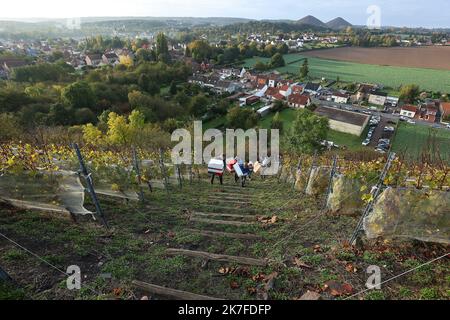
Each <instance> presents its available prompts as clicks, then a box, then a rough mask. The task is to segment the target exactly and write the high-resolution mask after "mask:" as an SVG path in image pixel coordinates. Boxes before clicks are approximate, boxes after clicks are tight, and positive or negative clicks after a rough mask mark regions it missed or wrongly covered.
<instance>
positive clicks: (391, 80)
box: [244, 54, 450, 92]
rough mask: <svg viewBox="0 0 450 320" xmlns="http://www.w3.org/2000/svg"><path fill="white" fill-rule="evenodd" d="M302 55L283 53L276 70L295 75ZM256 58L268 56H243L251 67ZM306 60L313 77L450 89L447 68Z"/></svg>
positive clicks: (448, 90) (388, 85)
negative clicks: (248, 57)
mask: <svg viewBox="0 0 450 320" xmlns="http://www.w3.org/2000/svg"><path fill="white" fill-rule="evenodd" d="M304 58H305V57H304V56H302V55H301V54H287V55H284V60H285V61H286V66H285V67H282V68H278V69H277V70H278V71H279V72H281V73H292V74H295V75H297V74H298V73H299V70H300V66H301V64H302V63H303V59H304ZM257 61H261V62H265V63H267V62H269V61H270V59H268V58H259V57H255V58H251V59H247V60H246V61H245V64H244V66H245V67H247V68H250V67H253V66H254V65H255V64H256V62H257ZM308 61H309V69H310V76H311V77H313V78H326V79H331V80H335V79H336V78H337V77H339V78H340V79H341V80H343V81H348V82H369V83H380V84H383V85H384V86H386V87H391V88H398V87H400V86H401V85H402V84H410V83H415V84H417V85H419V86H420V87H421V88H422V89H425V90H431V91H441V92H450V71H447V70H432V69H420V68H404V67H390V66H378V65H370V64H361V63H353V62H345V61H336V60H326V59H320V58H311V57H308Z"/></svg>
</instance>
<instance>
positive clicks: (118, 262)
mask: <svg viewBox="0 0 450 320" xmlns="http://www.w3.org/2000/svg"><path fill="white" fill-rule="evenodd" d="M232 180H233V177H232V176H231V175H226V177H225V184H226V186H224V187H223V188H221V187H219V186H218V185H217V184H216V185H215V186H214V187H211V185H210V184H209V183H208V182H206V181H202V182H194V183H193V184H192V185H189V184H188V183H186V184H185V185H184V188H183V189H179V188H178V187H174V188H173V190H172V192H171V193H170V198H169V195H168V194H167V193H166V191H164V190H155V192H154V193H152V194H149V193H147V194H146V197H147V199H148V205H146V206H144V205H139V204H137V203H125V202H123V201H122V200H117V199H111V198H106V197H103V196H102V197H100V202H101V205H102V207H103V209H104V212H105V215H106V217H107V219H108V221H109V225H110V227H111V229H110V230H106V229H105V228H103V227H101V226H100V225H98V224H97V223H95V222H93V221H86V220H82V221H79V223H74V222H72V221H70V220H68V219H67V220H66V219H63V218H62V217H59V216H58V215H54V214H49V213H42V212H36V211H30V210H18V209H15V208H12V207H8V206H3V205H1V206H0V231H1V232H2V233H3V234H6V235H7V236H8V237H9V238H11V239H13V240H14V241H16V242H18V243H20V244H21V245H22V246H24V247H26V248H28V249H30V250H31V251H32V252H34V253H36V254H37V255H39V256H40V257H42V258H43V259H44V260H45V261H48V262H49V263H51V264H52V265H54V266H55V267H57V268H59V269H61V270H66V268H67V266H70V265H78V266H80V268H81V273H82V289H81V290H72V291H69V290H67V288H66V278H67V277H66V275H65V274H64V273H62V272H59V271H57V270H55V269H54V268H52V267H50V266H49V265H48V264H46V263H43V261H42V260H39V259H37V258H36V257H34V256H32V255H30V254H29V253H27V252H25V251H23V250H21V249H20V248H18V247H16V246H14V244H13V243H10V242H8V241H0V261H1V264H2V268H3V269H5V270H6V271H7V272H8V273H9V274H10V276H11V277H12V278H13V279H14V280H15V281H16V282H17V284H18V286H19V288H8V287H5V286H2V285H1V284H0V298H3V299H22V298H25V297H27V298H30V299H37V300H40V299H89V300H90V299H94V300H97V299H112V300H118V299H123V300H125V299H137V300H139V299H141V297H143V296H144V295H145V296H148V297H150V298H151V299H155V298H160V297H155V296H154V295H149V294H148V293H146V292H142V291H140V290H137V289H136V288H134V287H133V286H132V281H133V280H140V281H144V282H148V283H153V284H157V285H161V286H166V287H169V288H174V289H178V290H184V291H189V292H193V293H197V294H203V295H209V296H212V297H217V298H224V299H233V300H237V299H256V298H257V294H256V292H257V291H258V290H260V288H264V285H265V283H266V282H265V281H266V279H267V277H268V276H269V275H272V276H273V277H274V281H273V287H272V288H271V289H269V290H268V292H267V294H268V297H269V299H277V300H285V299H298V298H299V297H300V296H302V295H303V294H304V293H305V292H306V291H308V290H311V291H315V292H318V293H320V294H321V295H322V296H323V297H324V298H325V299H340V298H343V297H345V296H346V295H345V294H343V295H341V296H333V295H332V294H331V293H330V290H326V289H324V288H326V287H325V284H327V283H329V281H333V282H335V283H337V284H338V285H340V284H344V283H346V284H347V285H346V286H347V289H348V287H350V288H352V292H359V291H360V290H364V289H365V282H366V280H367V273H366V270H367V267H368V266H370V265H378V266H380V268H381V271H382V274H383V275H386V277H389V276H392V275H395V274H399V273H401V272H404V271H405V270H407V269H410V268H413V267H417V266H418V265H419V264H420V263H422V262H423V261H427V260H429V259H431V258H432V257H434V256H439V255H442V252H444V251H445V247H442V246H439V245H433V244H420V243H417V242H403V243H401V244H399V243H395V244H390V243H385V242H377V241H371V242H368V243H367V244H366V246H365V247H364V248H360V249H357V248H352V247H349V246H348V245H346V240H347V239H348V237H349V235H350V234H351V232H352V231H353V228H354V226H355V225H356V223H357V220H358V217H351V216H346V215H326V214H321V209H320V208H322V206H323V201H324V199H321V198H320V197H319V198H314V197H308V196H305V195H303V194H302V193H300V192H296V191H294V190H293V188H292V185H291V184H290V183H287V184H285V183H278V182H277V179H275V178H270V179H266V180H261V179H260V178H258V177H256V176H255V177H254V179H252V181H250V182H249V185H248V188H245V190H240V189H236V187H233V186H234V182H232ZM221 192H227V194H228V195H232V194H240V195H241V196H242V195H244V194H248V195H251V196H252V197H253V200H252V201H251V203H250V205H249V206H247V205H246V206H243V205H236V204H233V203H221V204H218V203H217V201H216V200H213V201H212V200H211V199H210V198H208V195H209V194H216V195H220V194H221ZM88 208H92V205H91V204H88ZM158 208H160V209H158ZM186 209H189V210H190V211H186ZM247 209H248V210H247ZM193 210H198V211H202V212H223V213H235V214H242V215H249V216H248V218H250V217H251V215H252V214H254V213H255V212H256V213H257V214H258V215H264V216H268V217H273V216H276V217H277V219H276V222H275V223H270V224H264V223H261V222H258V221H257V220H256V219H253V220H250V219H244V221H255V223H254V224H253V225H245V226H240V227H235V226H224V225H218V224H205V223H202V222H194V221H189V213H192V212H193ZM250 210H254V211H250ZM244 217H246V216H244ZM217 219H219V218H217ZM223 219H225V218H223ZM231 219H232V218H227V220H231ZM235 219H237V218H233V220H235ZM191 228H194V229H198V230H210V231H221V232H233V233H251V234H255V235H257V236H259V237H260V239H257V240H243V239H237V238H224V237H212V238H211V237H206V236H203V235H200V234H198V233H193V232H191V231H190V229H191ZM167 248H182V249H189V250H197V251H206V252H211V253H216V254H228V255H235V256H241V257H253V258H260V259H262V258H268V261H269V265H268V266H266V267H246V266H244V265H238V264H236V263H226V262H225V263H221V262H217V261H205V260H204V259H200V258H189V257H186V256H181V255H177V256H170V255H168V254H166V250H167ZM431 252H433V254H430V253H431ZM227 270H229V271H227ZM448 271H449V270H448V264H447V263H446V262H445V261H443V260H441V261H439V262H436V263H433V264H431V265H428V266H426V267H423V268H420V269H418V270H416V271H415V272H413V273H411V274H408V275H406V276H404V277H402V278H401V279H399V280H396V281H392V282H390V283H389V284H388V285H386V286H383V288H382V290H381V291H378V290H377V291H369V292H367V293H365V294H362V295H360V296H358V297H356V298H355V299H358V298H364V299H448V291H446V290H447V289H448V285H449V281H450V279H449V278H448ZM106 274H110V275H111V277H105V275H106ZM347 296H348V295H347Z"/></svg>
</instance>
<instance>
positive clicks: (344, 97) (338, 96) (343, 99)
mask: <svg viewBox="0 0 450 320" xmlns="http://www.w3.org/2000/svg"><path fill="white" fill-rule="evenodd" d="M349 99H350V96H349V95H348V94H346V93H342V92H335V93H333V94H332V95H331V100H332V101H333V102H335V103H348V100H349Z"/></svg>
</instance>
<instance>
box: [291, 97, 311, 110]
mask: <svg viewBox="0 0 450 320" xmlns="http://www.w3.org/2000/svg"><path fill="white" fill-rule="evenodd" d="M288 105H289V107H291V108H295V109H304V108H306V107H308V106H310V105H311V98H310V97H309V96H308V95H305V94H291V95H290V96H289V97H288Z"/></svg>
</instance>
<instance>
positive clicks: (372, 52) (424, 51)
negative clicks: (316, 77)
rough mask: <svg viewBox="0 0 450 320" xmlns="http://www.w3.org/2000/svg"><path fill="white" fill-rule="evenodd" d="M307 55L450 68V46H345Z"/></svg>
mask: <svg viewBox="0 0 450 320" xmlns="http://www.w3.org/2000/svg"><path fill="white" fill-rule="evenodd" d="M303 54H304V55H305V56H310V57H316V58H323V59H332V60H339V61H348V62H357V63H365V64H375V65H386V66H396V67H411V68H427V69H438V70H450V46H429V47H413V48H396V47H394V48H358V47H345V48H335V49H326V50H313V51H309V52H305V53H303Z"/></svg>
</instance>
